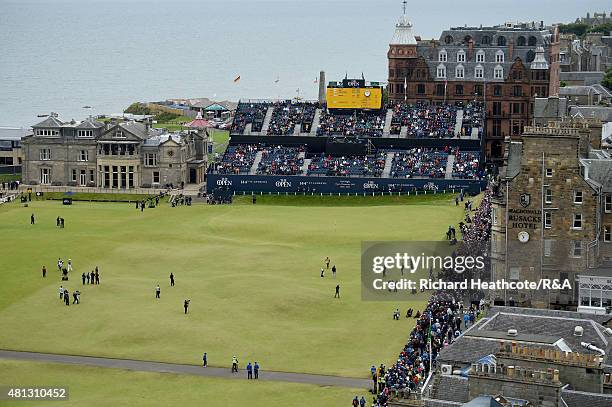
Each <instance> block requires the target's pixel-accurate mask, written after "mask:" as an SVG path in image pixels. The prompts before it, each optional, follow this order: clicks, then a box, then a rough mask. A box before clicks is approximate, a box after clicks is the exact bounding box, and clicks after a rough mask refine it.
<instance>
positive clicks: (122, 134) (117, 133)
mask: <svg viewBox="0 0 612 407" xmlns="http://www.w3.org/2000/svg"><path fill="white" fill-rule="evenodd" d="M115 138H125V134H124V133H123V131H122V130H117V131H116V132H115Z"/></svg>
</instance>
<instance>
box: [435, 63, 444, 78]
mask: <svg viewBox="0 0 612 407" xmlns="http://www.w3.org/2000/svg"><path fill="white" fill-rule="evenodd" d="M437 77H438V78H446V66H444V65H442V64H440V65H438V69H437Z"/></svg>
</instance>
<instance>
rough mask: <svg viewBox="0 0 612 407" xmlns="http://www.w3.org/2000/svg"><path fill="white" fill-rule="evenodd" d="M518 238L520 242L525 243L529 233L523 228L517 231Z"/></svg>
mask: <svg viewBox="0 0 612 407" xmlns="http://www.w3.org/2000/svg"><path fill="white" fill-rule="evenodd" d="M518 240H519V242H521V243H527V242H528V241H529V233H527V232H525V231H524V230H523V231H522V232H519V234H518Z"/></svg>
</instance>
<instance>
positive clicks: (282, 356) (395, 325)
mask: <svg viewBox="0 0 612 407" xmlns="http://www.w3.org/2000/svg"><path fill="white" fill-rule="evenodd" d="M407 202H408V201H407ZM31 213H34V214H35V215H36V217H37V224H36V225H34V226H31V225H30V224H29V223H30V214H31ZM57 216H61V217H64V218H65V219H66V227H65V229H57V228H56V227H55V218H56V217H57ZM461 216H462V209H461V207H456V206H455V205H454V202H453V201H452V197H448V196H447V197H446V198H439V199H436V200H435V202H428V201H419V200H418V199H417V200H415V202H414V203H413V204H409V205H397V204H396V205H391V206H338V207H331V206H330V207H322V206H291V205H287V206H283V205H233V206H222V205H214V206H207V205H197V206H192V207H177V208H171V207H169V206H168V205H167V204H164V205H160V207H158V208H156V209H146V210H145V211H144V212H143V213H141V212H140V211H139V210H136V209H135V208H134V206H133V205H131V204H123V203H88V202H87V203H86V202H76V203H75V204H74V205H72V206H63V205H61V202H54V201H40V202H32V203H31V204H30V207H28V208H24V207H22V206H21V205H19V204H16V203H14V204H9V205H3V206H1V207H0V230H2V234H3V236H4V238H3V245H2V256H1V257H2V264H3V268H2V273H3V279H2V284H1V285H0V326H2V330H1V331H0V348H4V349H18V350H31V351H39V352H51V353H66V354H82V355H94V356H108V357H119V358H133V359H142V360H157V361H168V362H178V363H193V364H197V363H199V361H200V357H201V354H202V352H204V351H206V352H208V355H209V363H210V364H211V365H213V366H229V364H230V361H231V357H232V355H237V356H238V358H239V360H240V363H241V366H243V365H244V364H245V363H246V362H247V361H254V360H257V361H259V363H260V364H261V365H262V369H263V370H278V371H293V372H309V373H320V374H332V375H342V376H349V377H351V376H352V377H367V375H368V371H369V370H368V369H369V366H370V365H372V364H373V363H380V362H385V363H387V364H389V363H391V362H392V361H393V360H394V359H395V357H396V355H397V353H398V352H399V351H400V350H401V348H402V347H403V345H404V344H405V343H406V338H407V336H408V334H409V332H410V330H411V328H412V326H413V320H406V319H404V318H402V319H401V321H393V319H392V311H393V310H394V309H395V308H397V307H399V308H400V310H402V312H405V310H406V309H407V308H408V307H413V308H419V309H422V306H423V304H424V302H425V300H426V298H427V293H424V294H419V295H415V296H410V297H409V298H408V300H409V301H404V302H399V301H398V302H364V301H362V300H361V292H360V246H361V241H363V240H440V239H442V238H443V236H444V233H445V231H446V229H447V228H448V225H449V224H456V223H457V222H458V221H459V220H460V219H461ZM326 256H329V257H330V258H331V260H332V264H335V265H336V266H337V267H338V275H337V278H336V279H334V278H332V277H331V272H328V273H327V275H326V277H325V278H321V277H319V269H320V267H321V266H322V265H323V259H324V258H325V257H326ZM58 257H62V258H63V259H64V261H67V259H68V258H71V259H72V261H73V263H74V269H75V271H74V272H73V273H72V274H73V276H72V277H71V279H70V281H69V282H67V284H66V283H64V286H65V287H67V288H68V289H69V290H70V292H72V291H73V290H75V289H77V288H78V289H80V290H81V292H82V296H81V297H82V298H81V299H82V304H81V305H76V306H74V305H71V306H70V307H67V306H65V305H63V304H62V303H61V302H60V300H59V295H58V288H59V285H60V284H62V282H61V281H60V278H59V274H58V272H57V267H56V266H55V264H56V262H57V259H58ZM42 265H46V266H47V268H48V270H49V272H48V275H47V278H46V279H43V278H42V277H41V273H40V269H41V267H42ZM96 265H97V266H99V267H100V275H101V285H99V286H91V285H87V286H85V287H83V286H82V285H81V280H80V275H81V272H83V271H86V272H88V271H91V270H92V269H93V268H94V267H95V266H96ZM170 272H173V273H174V274H175V276H176V286H175V287H170V286H169V280H168V275H169V274H170ZM157 283H159V284H160V286H161V299H159V300H156V299H155V298H154V297H155V295H154V287H155V285H156V284H157ZM336 284H340V285H341V296H342V298H341V299H334V298H333V297H334V287H335V286H336ZM186 298H189V299H191V307H190V312H189V314H188V315H184V314H183V307H182V305H183V300H184V299H186Z"/></svg>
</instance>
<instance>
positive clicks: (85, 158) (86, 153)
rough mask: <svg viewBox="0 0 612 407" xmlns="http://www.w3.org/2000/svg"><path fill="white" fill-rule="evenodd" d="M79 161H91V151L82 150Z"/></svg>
mask: <svg viewBox="0 0 612 407" xmlns="http://www.w3.org/2000/svg"><path fill="white" fill-rule="evenodd" d="M79 161H89V151H87V150H81V152H80V153H79Z"/></svg>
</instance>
